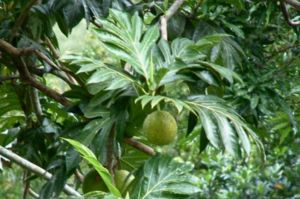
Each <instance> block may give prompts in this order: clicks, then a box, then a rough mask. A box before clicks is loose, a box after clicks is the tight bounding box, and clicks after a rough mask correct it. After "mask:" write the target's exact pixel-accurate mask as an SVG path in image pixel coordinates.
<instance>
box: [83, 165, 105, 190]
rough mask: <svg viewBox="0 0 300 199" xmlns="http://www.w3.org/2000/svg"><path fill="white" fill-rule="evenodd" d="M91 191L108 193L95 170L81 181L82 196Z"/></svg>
mask: <svg viewBox="0 0 300 199" xmlns="http://www.w3.org/2000/svg"><path fill="white" fill-rule="evenodd" d="M92 191H103V192H108V188H107V186H106V185H105V183H104V181H103V180H102V178H101V176H100V175H99V174H98V172H97V171H96V170H94V169H93V170H91V171H89V172H88V173H87V174H86V176H85V177H84V179H83V183H82V192H83V193H84V194H86V193H88V192H92Z"/></svg>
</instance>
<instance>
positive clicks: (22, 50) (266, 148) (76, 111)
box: [0, 0, 300, 198]
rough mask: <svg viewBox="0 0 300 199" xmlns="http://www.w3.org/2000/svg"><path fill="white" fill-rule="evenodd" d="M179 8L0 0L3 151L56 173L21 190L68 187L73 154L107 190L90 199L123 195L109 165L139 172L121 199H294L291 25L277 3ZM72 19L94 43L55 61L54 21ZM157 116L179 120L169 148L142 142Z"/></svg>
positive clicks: (69, 25) (295, 91)
mask: <svg viewBox="0 0 300 199" xmlns="http://www.w3.org/2000/svg"><path fill="white" fill-rule="evenodd" d="M178 2H179V3H180V1H151V0H149V1H130V0H97V1H96V0H91V1H86V0H76V1H69V0H64V1H60V0H42V1H36V0H31V1H20V0H12V1H7V0H3V1H0V27H1V28H0V38H1V39H0V50H1V51H0V60H1V61H0V102H1V103H0V108H1V109H0V145H1V146H5V147H7V148H10V149H11V150H12V151H14V152H16V153H18V154H19V155H21V156H22V157H24V158H26V159H27V160H29V161H31V162H33V163H34V164H36V165H38V166H40V167H42V168H44V169H46V170H47V171H49V172H51V173H52V174H53V177H52V178H51V179H50V180H49V181H48V182H45V183H44V184H43V185H42V187H41V186H40V185H41V183H38V184H39V185H38V186H35V185H34V182H36V179H37V176H36V175H35V174H34V173H30V172H24V178H26V179H28V180H27V181H26V182H24V184H25V187H28V186H30V185H31V186H32V187H33V188H34V189H36V190H35V191H38V193H39V195H40V196H39V197H40V198H58V197H60V196H61V192H62V191H63V187H64V185H65V184H66V183H68V184H70V185H71V186H72V187H73V188H75V189H78V187H80V181H79V180H78V178H77V177H75V178H74V179H75V180H72V182H71V179H73V177H72V176H73V174H74V173H77V175H78V172H79V173H80V172H83V173H85V169H84V168H86V163H84V162H82V161H81V160H82V157H83V159H85V160H87V162H88V163H89V164H91V165H92V166H93V167H95V168H96V170H97V171H98V173H99V174H100V175H101V177H102V178H103V180H104V182H105V184H106V185H107V187H108V188H109V190H110V193H109V194H104V193H89V194H88V195H86V196H85V197H87V198H89V197H91V198H93V197H100V198H101V197H104V198H118V197H121V194H120V191H119V190H118V189H117V188H116V187H115V185H114V182H113V177H112V176H113V175H114V172H115V170H116V169H127V170H130V172H131V173H134V175H135V180H134V182H133V185H131V186H130V187H129V189H128V193H127V195H126V196H124V197H126V198H245V197H246V198H270V197H271V198H297V197H298V196H299V191H298V190H297V186H299V182H298V181H297V179H299V175H300V173H299V161H298V159H299V155H298V154H299V147H298V145H299V130H298V128H299V127H298V123H299V114H300V113H299V110H300V109H299V106H298V105H299V83H300V82H299V77H298V75H299V69H298V67H299V60H300V59H299V56H298V55H299V43H298V40H299V28H298V27H296V26H293V27H292V28H291V27H289V26H288V24H291V22H297V17H296V18H295V19H293V20H292V21H288V23H287V21H286V20H287V17H286V13H284V10H281V8H280V6H279V3H281V4H282V3H285V1H280V2H277V1H257V0H254V1H241V0H227V1H225V0H217V1H201V0H197V1H195V0H186V1H184V3H183V4H182V5H180V6H179V8H178V10H176V12H174V13H172V9H173V8H174V7H173V6H174V5H175V4H177V3H178ZM172 5H173V6H172ZM178 5H179V4H178ZM293 8H294V7H293V6H292V5H291V6H290V8H289V9H288V12H289V15H291V16H294V15H296V14H297V13H296V12H294V11H293ZM281 12H283V14H285V17H284V16H283V14H281ZM170 13H171V14H170ZM164 17H166V19H167V20H168V21H167V27H165V28H166V30H167V37H168V40H165V36H164V34H162V33H163V32H164V30H165V29H164V26H163V23H161V22H163V19H164ZM82 19H84V20H85V22H86V27H87V28H88V29H89V34H92V39H91V41H90V42H89V45H90V47H88V49H85V50H84V51H83V52H82V53H78V51H77V54H67V53H63V56H61V55H60V52H59V49H60V46H61V41H59V40H58V39H57V34H56V32H55V31H54V30H55V28H54V26H55V25H56V26H55V27H56V29H57V27H58V29H59V30H60V31H61V32H62V33H63V34H64V35H65V36H69V35H70V34H71V32H72V30H73V28H74V27H76V26H77V25H78V24H79V23H80V21H82ZM83 37H85V36H84V35H82V38H77V39H78V40H83ZM71 42H73V43H77V41H73V40H72V41H71ZM78 43H79V42H78ZM49 82H50V83H49ZM52 82H63V83H56V84H57V85H53V84H52ZM156 110H164V111H168V112H169V113H171V114H172V115H173V116H174V117H175V119H176V122H177V124H178V133H177V140H176V141H175V142H173V143H172V144H171V145H169V146H165V147H159V146H155V145H152V144H151V143H149V141H148V140H147V138H146V137H145V136H144V135H143V132H142V124H143V121H144V119H145V118H146V116H147V115H149V114H150V113H152V112H153V111H156ZM61 137H64V139H65V140H66V141H67V142H68V143H70V144H71V145H72V147H70V146H69V145H68V144H66V143H65V142H64V141H63V140H62V139H60V138H61ZM144 144H148V145H150V147H152V148H151V149H149V147H146V146H145V145H144ZM74 148H75V149H76V150H77V151H78V152H79V154H80V155H81V156H80V155H79V154H78V153H77V152H76V151H75V150H74ZM145 152H146V153H147V154H146V153H145ZM154 153H156V155H155V156H153V157H151V156H152V155H153V154H154ZM221 153H222V154H221ZM229 155H230V156H229ZM172 157H174V158H172ZM0 158H1V156H0ZM264 161H265V162H264ZM1 162H2V159H0V165H1ZM182 162H185V163H182ZM3 169H4V171H5V170H6V167H4V168H3ZM261 170H262V171H263V172H261V174H258V173H259V172H260V171H261ZM1 175H2V174H1ZM79 190H80V189H79ZM24 193H25V194H26V192H24ZM103 194H104V195H103ZM101 195H102V196H101ZM24 197H26V196H24Z"/></svg>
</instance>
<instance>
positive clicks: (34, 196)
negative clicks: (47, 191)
mask: <svg viewBox="0 0 300 199" xmlns="http://www.w3.org/2000/svg"><path fill="white" fill-rule="evenodd" d="M28 193H29V194H30V195H31V196H32V197H33V198H40V196H39V194H37V193H36V192H35V191H33V190H32V189H31V188H29V190H28Z"/></svg>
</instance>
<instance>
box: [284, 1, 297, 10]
mask: <svg viewBox="0 0 300 199" xmlns="http://www.w3.org/2000/svg"><path fill="white" fill-rule="evenodd" d="M285 2H286V3H287V4H289V5H291V6H293V8H295V9H296V10H300V2H299V1H297V0H285Z"/></svg>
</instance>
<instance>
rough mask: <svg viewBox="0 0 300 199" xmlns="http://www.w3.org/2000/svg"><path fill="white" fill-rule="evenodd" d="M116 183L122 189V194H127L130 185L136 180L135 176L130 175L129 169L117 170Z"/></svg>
mask: <svg viewBox="0 0 300 199" xmlns="http://www.w3.org/2000/svg"><path fill="white" fill-rule="evenodd" d="M114 179H115V185H116V187H117V188H118V189H119V190H120V192H121V193H122V194H125V191H126V190H127V188H128V186H129V185H130V184H131V183H132V181H133V180H134V176H133V175H130V172H129V171H126V170H117V171H116V172H115V178H114Z"/></svg>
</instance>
